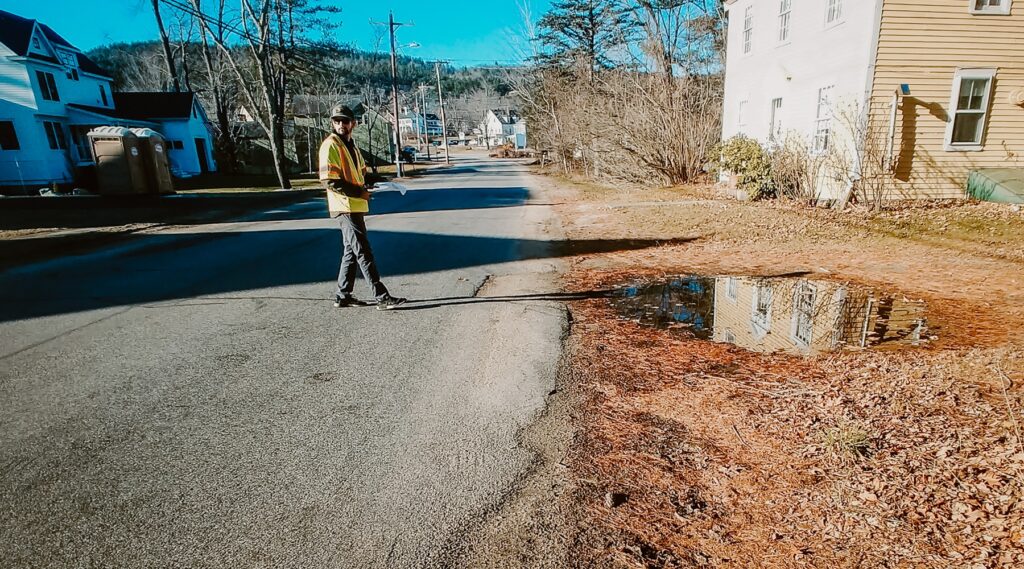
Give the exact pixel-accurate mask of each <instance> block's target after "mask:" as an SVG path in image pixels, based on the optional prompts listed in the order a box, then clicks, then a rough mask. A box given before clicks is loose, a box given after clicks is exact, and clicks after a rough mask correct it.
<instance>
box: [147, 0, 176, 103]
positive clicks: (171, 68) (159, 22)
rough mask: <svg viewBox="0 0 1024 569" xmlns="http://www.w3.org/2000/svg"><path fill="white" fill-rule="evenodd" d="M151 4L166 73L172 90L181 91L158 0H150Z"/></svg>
mask: <svg viewBox="0 0 1024 569" xmlns="http://www.w3.org/2000/svg"><path fill="white" fill-rule="evenodd" d="M151 1H152V4H153V16H154V17H155V18H156V27H157V30H159V32H160V43H161V44H162V45H163V48H164V61H165V62H166V64H167V74H168V76H169V77H170V80H171V84H172V85H173V86H174V90H175V91H176V92H177V91H181V84H180V83H179V82H178V71H177V69H176V68H175V65H174V54H173V53H172V52H171V40H170V38H169V37H168V36H167V29H166V28H164V20H163V18H162V17H161V16H160V0H151Z"/></svg>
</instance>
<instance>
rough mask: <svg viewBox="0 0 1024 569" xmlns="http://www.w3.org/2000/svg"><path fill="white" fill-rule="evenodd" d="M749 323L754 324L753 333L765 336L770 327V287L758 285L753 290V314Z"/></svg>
mask: <svg viewBox="0 0 1024 569" xmlns="http://www.w3.org/2000/svg"><path fill="white" fill-rule="evenodd" d="M750 321H751V322H752V323H753V324H754V331H755V332H759V333H760V334H766V333H768V331H769V330H770V329H771V327H772V324H771V322H772V287H771V286H769V285H768V284H759V285H757V288H755V289H754V306H753V314H751V316H750Z"/></svg>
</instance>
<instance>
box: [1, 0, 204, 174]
mask: <svg viewBox="0 0 1024 569" xmlns="http://www.w3.org/2000/svg"><path fill="white" fill-rule="evenodd" d="M111 81H112V79H111V77H110V76H109V75H108V74H107V73H106V72H105V71H103V70H102V69H100V68H99V66H97V65H96V64H95V63H94V62H93V61H91V60H90V59H89V58H88V57H86V56H85V54H83V53H82V52H81V51H80V50H79V49H77V48H76V47H74V46H73V45H71V44H70V43H69V42H68V41H67V40H65V39H64V38H63V37H61V36H60V35H59V34H58V33H57V32H55V31H54V30H53V29H52V28H50V27H49V26H47V25H46V24H43V23H41V22H38V21H36V20H31V19H27V18H22V17H20V16H17V15H15V14H12V13H10V12H5V11H2V10H0V191H2V192H4V193H20V192H23V191H26V190H27V191H32V190H35V189H37V188H40V187H44V186H48V185H50V184H52V183H56V184H60V185H70V184H73V183H75V182H76V181H77V180H76V177H77V176H79V175H80V174H81V173H82V172H83V171H85V170H87V169H88V168H89V167H90V166H91V165H92V156H91V153H90V149H89V141H88V138H87V137H86V136H85V134H86V133H87V132H88V131H89V130H91V129H92V128H95V127H98V126H126V127H148V128H152V129H154V130H156V131H158V132H160V133H161V134H163V135H164V137H165V138H167V139H168V146H169V148H170V150H171V152H170V153H169V157H170V159H171V169H172V171H173V172H174V173H175V174H177V175H180V176H189V175H194V174H198V173H200V172H202V171H204V170H207V171H212V170H214V169H215V168H216V166H215V164H214V161H213V154H212V150H213V137H212V135H211V132H210V127H209V121H208V120H207V119H206V115H205V113H204V112H203V109H202V106H201V105H200V103H199V100H198V98H196V97H195V96H194V94H192V93H113V92H111Z"/></svg>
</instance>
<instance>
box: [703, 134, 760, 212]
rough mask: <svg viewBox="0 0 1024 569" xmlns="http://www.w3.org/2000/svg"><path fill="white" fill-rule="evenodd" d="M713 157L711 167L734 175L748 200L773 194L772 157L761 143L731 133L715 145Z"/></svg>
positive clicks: (737, 184)
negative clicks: (730, 135) (727, 138)
mask: <svg viewBox="0 0 1024 569" xmlns="http://www.w3.org/2000/svg"><path fill="white" fill-rule="evenodd" d="M712 156H714V157H715V158H716V159H717V162H715V163H714V164H713V165H712V166H713V168H714V169H716V170H718V171H725V172H729V173H730V174H734V175H735V176H736V186H737V187H738V188H740V189H742V190H744V191H746V192H747V195H748V196H749V197H750V199H752V200H760V199H767V198H771V197H774V196H775V182H774V180H773V179H772V157H771V154H769V153H768V152H767V151H766V150H765V149H764V148H763V147H762V146H761V143H759V142H758V141H756V140H754V139H753V138H748V137H746V136H743V135H739V136H734V137H732V138H730V139H729V140H726V141H725V142H722V143H721V144H719V145H718V148H716V149H715V151H714V152H713V153H712Z"/></svg>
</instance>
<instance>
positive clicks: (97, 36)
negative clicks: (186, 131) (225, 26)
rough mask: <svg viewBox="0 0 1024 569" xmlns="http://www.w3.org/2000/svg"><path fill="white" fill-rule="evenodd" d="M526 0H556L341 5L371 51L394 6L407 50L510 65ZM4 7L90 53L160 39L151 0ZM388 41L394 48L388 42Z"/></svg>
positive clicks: (19, 1) (7, 2)
mask: <svg viewBox="0 0 1024 569" xmlns="http://www.w3.org/2000/svg"><path fill="white" fill-rule="evenodd" d="M524 1H525V2H527V3H528V4H529V6H530V11H531V12H532V15H533V19H534V21H536V20H537V19H538V18H539V17H540V15H541V14H542V13H543V11H544V10H546V9H547V7H548V6H549V5H550V1H549V0H518V1H517V0H472V1H467V0H461V1H460V0H450V1H444V2H436V1H435V2H431V1H430V0H418V1H413V0H394V1H373V0H371V1H366V0H363V1H358V2H357V1H349V0H337V2H336V4H338V5H340V6H341V9H342V13H341V16H340V20H341V27H340V29H339V35H340V36H341V37H340V39H341V41H342V42H344V43H354V44H355V45H356V46H358V47H360V48H363V49H372V48H373V46H374V41H375V40H374V38H375V32H374V26H373V25H371V24H370V20H371V19H373V20H378V21H387V18H388V10H389V9H390V10H394V12H395V19H396V20H398V21H401V22H413V23H414V24H415V25H413V26H410V27H402V28H399V30H398V42H399V43H402V44H408V43H412V42H416V43H418V44H420V47H419V48H414V49H413V48H406V49H403V50H402V51H403V53H405V54H406V55H411V56H414V57H422V58H424V59H445V60H450V61H452V62H453V63H455V64H461V65H474V64H484V63H492V62H495V61H497V62H499V63H509V62H514V61H517V60H519V59H520V57H521V53H522V50H521V49H517V48H516V46H515V44H516V43H517V40H511V41H510V37H514V36H521V34H522V32H523V29H524V25H523V18H522V16H521V13H520V9H519V5H520V4H522V3H523V2H524ZM331 3H335V2H331ZM229 5H237V2H229ZM0 9H3V10H6V11H8V12H13V13H15V14H17V15H19V16H22V17H26V18H33V19H36V20H40V21H42V22H44V23H46V24H47V25H49V26H50V27H52V28H53V29H54V30H56V31H57V33H59V34H61V35H62V36H64V37H65V38H67V40H68V41H70V42H71V43H72V44H74V45H75V46H77V47H78V48H80V49H82V50H86V51H87V50H89V49H92V48H94V47H96V46H98V45H102V44H105V43H111V42H117V41H138V40H147V39H156V38H157V32H156V23H155V22H154V20H153V14H152V11H151V8H150V2H149V0H42V1H37V2H28V1H27V0H0ZM165 23H166V22H165ZM518 43H520V44H521V42H518ZM381 47H382V49H386V48H387V43H386V41H385V42H384V44H383V45H382V46H381Z"/></svg>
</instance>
